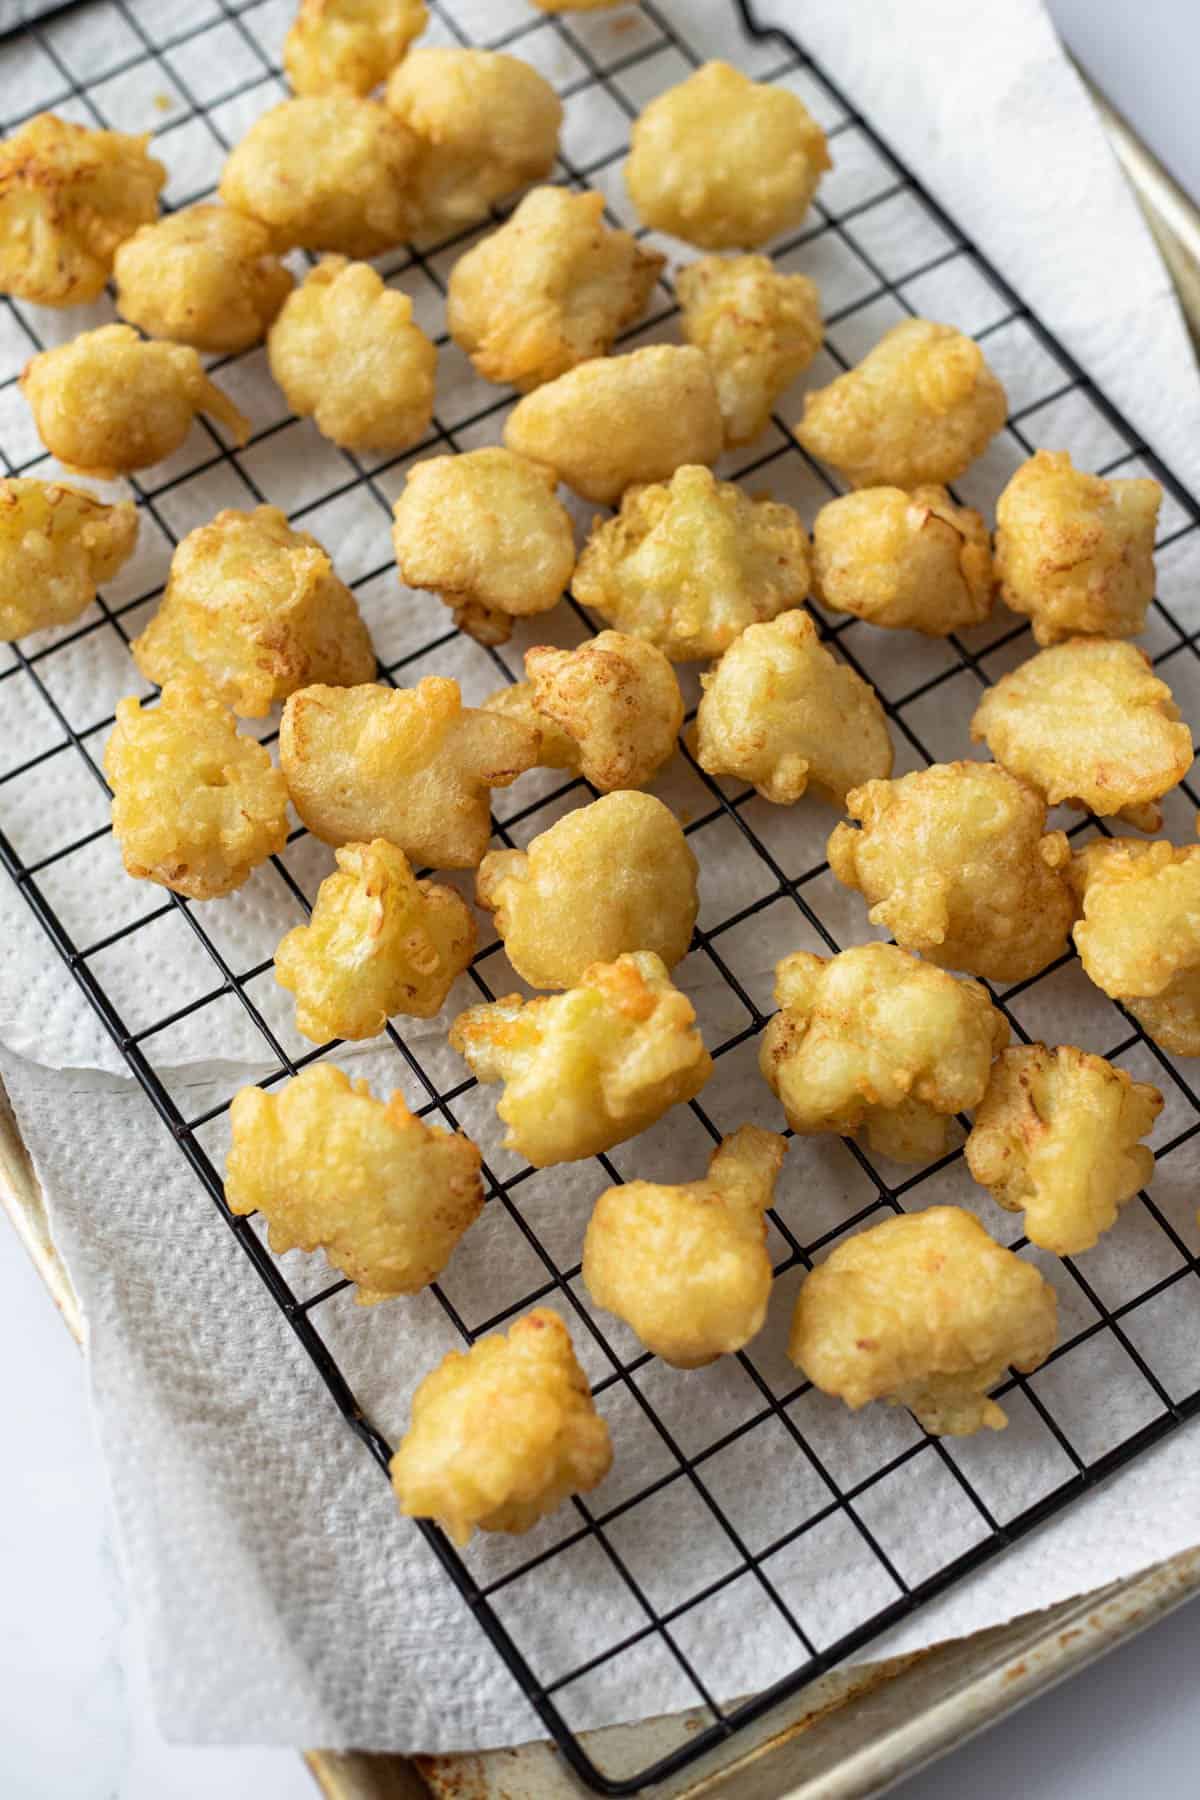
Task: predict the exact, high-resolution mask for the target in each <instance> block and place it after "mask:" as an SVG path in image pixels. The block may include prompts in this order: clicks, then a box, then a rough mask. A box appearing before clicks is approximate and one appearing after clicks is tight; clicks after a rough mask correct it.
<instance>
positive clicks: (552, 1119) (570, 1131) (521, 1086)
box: [450, 950, 713, 1169]
mask: <svg viewBox="0 0 1200 1800" xmlns="http://www.w3.org/2000/svg"><path fill="white" fill-rule="evenodd" d="M450 1042H451V1044H452V1046H453V1047H454V1049H455V1050H457V1051H458V1052H459V1053H460V1055H462V1056H465V1057H466V1059H467V1061H468V1063H469V1064H470V1065H471V1070H472V1073H473V1074H474V1075H475V1076H476V1078H477V1079H478V1080H479V1081H483V1082H492V1081H500V1082H503V1083H504V1084H505V1086H504V1092H503V1093H502V1094H501V1096H500V1099H499V1100H498V1101H497V1103H496V1111H497V1113H498V1114H499V1115H500V1117H501V1119H503V1121H504V1123H505V1124H506V1125H507V1126H508V1131H507V1132H506V1134H505V1137H504V1148H505V1149H506V1150H512V1151H515V1152H516V1154H517V1155H518V1156H523V1157H524V1158H525V1159H526V1161H527V1162H530V1163H532V1164H533V1166H534V1168H535V1169H545V1168H548V1167H549V1166H550V1165H551V1164H552V1163H562V1162H578V1161H579V1160H580V1158H581V1157H585V1156H596V1155H598V1154H599V1152H600V1151H601V1150H611V1149H612V1147H613V1145H614V1144H623V1143H624V1142H625V1140H626V1138H631V1137H636V1136H637V1134H638V1132H639V1131H645V1130H646V1128H647V1127H648V1126H650V1125H653V1124H654V1122H655V1120H656V1119H661V1118H662V1116H663V1114H664V1113H665V1112H667V1111H668V1110H669V1109H670V1108H671V1107H672V1106H677V1105H679V1104H680V1102H682V1101H684V1100H690V1099H692V1097H693V1096H694V1095H695V1094H698V1093H699V1092H700V1089H701V1088H702V1087H703V1086H704V1084H705V1082H706V1081H707V1080H708V1078H709V1076H710V1075H711V1074H712V1070H713V1062H712V1057H711V1056H710V1055H709V1054H708V1051H707V1050H706V1049H705V1048H704V1043H703V1040H702V1039H701V1036H700V1032H699V1029H698V1028H697V1025H696V1014H695V1011H694V1009H693V1007H692V1004H691V1002H690V1001H689V1000H688V999H686V998H685V996H684V995H683V994H681V993H680V992H679V990H678V989H677V988H675V987H673V986H672V984H671V980H670V977H669V976H668V974H667V971H666V969H665V967H664V966H663V962H662V958H661V957H658V956H655V955H654V954H653V953H652V952H651V951H648V950H641V951H638V952H636V953H635V954H634V955H632V956H619V957H618V958H617V959H616V961H615V962H611V963H593V964H592V966H591V968H590V969H585V970H584V972H583V975H582V977H581V978H580V980H579V982H578V983H577V984H576V986H574V987H572V988H569V989H568V990H567V992H566V993H565V994H547V995H544V996H542V997H540V998H538V999H536V1000H523V999H522V998H521V996H520V995H519V994H510V995H509V996H508V997H507V998H506V999H503V1000H496V1001H494V1002H493V1003H492V1004H491V1005H490V1006H473V1007H470V1008H469V1009H468V1010H467V1011H466V1012H464V1013H460V1014H459V1016H458V1018H457V1019H456V1020H455V1021H454V1025H453V1027H452V1028H451V1032H450Z"/></svg>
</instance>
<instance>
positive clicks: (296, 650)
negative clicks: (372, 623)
mask: <svg viewBox="0 0 1200 1800" xmlns="http://www.w3.org/2000/svg"><path fill="white" fill-rule="evenodd" d="M130 649H131V650H132V652H133V660H134V662H135V663H136V664H137V666H138V668H139V669H140V670H141V672H142V674H143V675H144V676H145V677H146V679H147V681H154V682H157V683H158V684H159V685H160V686H161V685H162V683H163V682H164V681H168V680H170V678H171V677H172V676H173V675H196V676H199V677H200V678H201V679H202V680H203V681H204V682H205V683H206V684H207V685H208V686H209V687H210V688H211V689H212V690H213V692H214V693H215V694H217V695H218V696H219V697H220V698H221V699H222V700H224V702H225V704H226V705H227V706H231V707H232V708H233V710H234V712H235V713H239V714H240V715H241V717H242V718H244V719H263V718H265V717H266V715H267V714H268V713H269V712H270V710H271V708H272V706H273V705H274V704H275V702H276V701H278V700H285V699H286V698H287V696H288V695H289V694H294V693H295V692H296V690H297V688H302V687H307V686H308V685H309V684H310V683H312V682H315V681H323V682H328V683H329V684H330V686H332V687H343V686H344V687H350V686H353V685H354V683H356V682H360V681H369V680H370V679H371V677H372V675H373V674H374V673H375V652H374V650H373V649H372V648H371V639H370V637H369V635H368V633H367V628H366V626H365V625H364V624H363V621H362V618H361V616H360V614H359V610H358V606H357V603H356V602H355V599H354V595H353V594H352V593H351V592H350V589H349V588H348V587H347V586H346V585H345V583H344V582H341V581H339V580H338V578H337V576H336V575H335V574H334V572H333V565H332V564H331V563H330V560H329V558H328V556H327V555H326V554H325V552H324V550H322V548H321V546H320V544H318V542H317V540H316V538H314V537H310V536H309V534H308V532H307V531H293V529H292V527H291V526H290V525H289V524H288V522H287V518H286V516H285V515H284V514H283V513H281V512H280V510H279V508H278V507H277V506H256V507H255V508H254V510H253V512H237V511H235V510H232V509H231V510H229V511H226V512H219V513H218V514H217V516H216V518H215V519H211V520H210V521H209V523H208V524H207V525H199V526H197V528H196V530H195V531H189V532H188V534H187V536H186V537H185V538H184V539H183V540H182V542H181V543H180V544H179V546H178V548H177V549H176V551H175V554H174V556H173V557H172V558H171V574H170V578H169V580H168V581H167V586H166V591H165V593H164V594H163V597H162V603H161V605H160V606H159V609H158V611H157V612H156V613H155V615H154V617H153V618H152V619H151V621H150V623H149V625H147V627H146V629H145V631H143V632H142V634H141V636H140V637H136V638H134V640H133V643H132V644H131V645H130Z"/></svg>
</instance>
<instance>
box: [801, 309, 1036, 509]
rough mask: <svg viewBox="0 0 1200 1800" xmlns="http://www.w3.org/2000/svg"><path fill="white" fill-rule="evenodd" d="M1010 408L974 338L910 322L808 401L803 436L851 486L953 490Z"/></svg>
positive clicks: (896, 327)
mask: <svg viewBox="0 0 1200 1800" xmlns="http://www.w3.org/2000/svg"><path fill="white" fill-rule="evenodd" d="M1007 411H1008V401H1007V399H1006V397H1005V393H1004V389H1003V388H1002V387H1001V385H1000V383H999V382H998V381H997V379H996V377H995V376H994V375H993V374H992V371H991V370H990V369H989V368H988V366H987V363H986V362H985V361H984V355H983V351H982V350H981V349H980V348H979V345H978V344H977V343H976V342H975V340H974V339H973V338H969V337H964V335H963V333H962V332H961V331H956V330H955V329H954V327H953V326H952V325H934V324H932V323H931V322H930V320H928V319H906V320H905V321H904V322H903V323H902V324H900V325H893V326H892V329H891V330H890V331H888V332H885V333H884V335H883V337H881V338H880V340H879V342H878V343H877V344H876V346H875V348H874V349H873V350H872V351H870V352H869V353H868V354H867V355H866V356H865V357H864V358H863V360H862V361H861V362H860V363H859V364H858V365H857V367H856V368H853V369H850V370H848V371H847V373H846V374H845V375H839V376H838V377H837V379H836V381H831V382H830V384H829V386H828V387H824V388H818V390H817V391H816V393H813V394H809V395H808V396H807V398H806V399H805V402H804V417H803V419H802V420H801V421H800V423H799V425H797V427H796V436H797V438H798V439H799V440H800V443H801V444H802V445H803V446H804V448H805V449H806V450H807V451H808V453H809V455H810V456H817V457H820V459H821V461H822V462H825V463H828V464H829V465H830V467H831V468H834V469H836V470H837V472H838V474H839V475H841V476H843V477H844V478H845V480H846V481H847V482H848V483H849V485H850V486H851V487H855V488H871V487H898V488H915V487H920V486H922V484H924V483H933V482H947V481H953V480H954V479H955V477H956V476H958V475H961V474H962V472H963V470H964V469H965V468H966V467H967V466H968V464H970V463H972V462H974V460H975V458H976V457H977V456H979V455H980V453H981V452H982V451H983V450H985V449H986V447H987V445H988V443H989V442H990V441H991V439H992V438H993V437H995V435H996V433H997V432H998V431H999V429H1000V427H1001V426H1002V425H1003V423H1004V419H1005V415H1006V413H1007Z"/></svg>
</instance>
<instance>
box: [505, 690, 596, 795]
mask: <svg viewBox="0 0 1200 1800" xmlns="http://www.w3.org/2000/svg"><path fill="white" fill-rule="evenodd" d="M483 705H484V710H485V711H486V712H495V713H499V714H500V716H501V718H504V719H514V720H516V722H517V723H518V724H520V725H523V726H524V727H525V729H526V730H527V731H528V732H529V733H530V734H531V736H533V737H534V738H536V740H537V755H536V757H535V758H534V761H535V764H536V766H537V767H538V768H540V769H574V770H575V771H576V773H578V770H579V745H578V744H577V743H576V742H575V739H574V738H572V737H568V736H567V734H566V732H565V731H563V730H562V729H561V728H560V727H559V726H557V725H556V724H555V723H554V720H553V719H551V718H549V717H548V716H547V715H546V714H545V713H544V712H539V711H538V706H537V701H536V700H535V699H534V693H533V683H532V681H513V682H506V683H505V685H504V686H503V687H502V688H498V689H497V690H496V692H495V693H494V694H489V695H488V697H487V699H486V700H485V701H484V703H483Z"/></svg>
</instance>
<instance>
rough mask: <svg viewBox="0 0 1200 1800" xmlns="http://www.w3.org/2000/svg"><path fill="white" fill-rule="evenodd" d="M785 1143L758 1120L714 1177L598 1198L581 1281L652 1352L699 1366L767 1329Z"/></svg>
mask: <svg viewBox="0 0 1200 1800" xmlns="http://www.w3.org/2000/svg"><path fill="white" fill-rule="evenodd" d="M786 1151H787V1140H786V1139H785V1138H781V1137H777V1136H776V1135H775V1133H774V1132H773V1131H760V1130H759V1128H758V1126H757V1125H743V1126H742V1128H741V1130H740V1131H735V1132H734V1133H733V1134H732V1136H730V1137H725V1138H722V1139H721V1142H720V1144H719V1145H718V1146H717V1148H716V1149H715V1150H714V1151H713V1154H712V1156H711V1158H710V1159H709V1165H708V1174H707V1175H706V1176H705V1177H704V1178H703V1179H702V1180H700V1181H688V1182H684V1183H683V1184H682V1185H680V1186H678V1187H673V1186H668V1185H666V1184H665V1183H663V1182H658V1181H629V1182H626V1184H625V1185H624V1186H623V1187H611V1188H607V1189H606V1190H605V1192H604V1193H603V1194H601V1196H600V1198H599V1199H598V1200H597V1202H596V1205H595V1209H594V1211H593V1213H592V1217H591V1220H590V1222H589V1224H588V1228H587V1236H586V1238H585V1239H584V1244H583V1280H584V1285H585V1286H586V1288H587V1290H588V1293H589V1294H590V1295H591V1296H592V1299H593V1300H594V1301H595V1302H596V1305H597V1306H601V1307H603V1308H604V1310H605V1311H606V1312H611V1313H616V1315H617V1317H618V1318H619V1319H624V1321H625V1323H626V1324H627V1325H629V1326H630V1327H632V1329H633V1330H634V1331H635V1332H636V1333H637V1335H638V1337H639V1338H640V1339H641V1341H642V1343H643V1344H645V1346H646V1348H647V1350H652V1351H653V1352H654V1354H655V1356H661V1357H662V1359H663V1361H664V1362H668V1363H671V1364H672V1365H673V1366H674V1367H675V1368H677V1369H699V1368H703V1366H704V1365H705V1363H710V1362H715V1361H716V1359H717V1357H718V1356H728V1355H730V1354H731V1353H732V1352H733V1351H735V1350H740V1349H741V1348H742V1346H743V1344H748V1343H749V1342H750V1339H751V1338H752V1337H756V1336H757V1335H758V1333H759V1332H760V1331H761V1330H762V1326H763V1320H764V1319H765V1318H766V1316H767V1302H768V1300H769V1299H770V1297H771V1258H770V1256H769V1255H768V1254H767V1224H766V1220H765V1219H764V1217H763V1214H764V1213H765V1211H766V1209H767V1207H768V1206H770V1204H771V1201H772V1199H773V1197H774V1192H775V1178H776V1176H777V1175H778V1173H779V1169H780V1165H781V1164H782V1162H783V1158H784V1154H785V1152H786Z"/></svg>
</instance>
